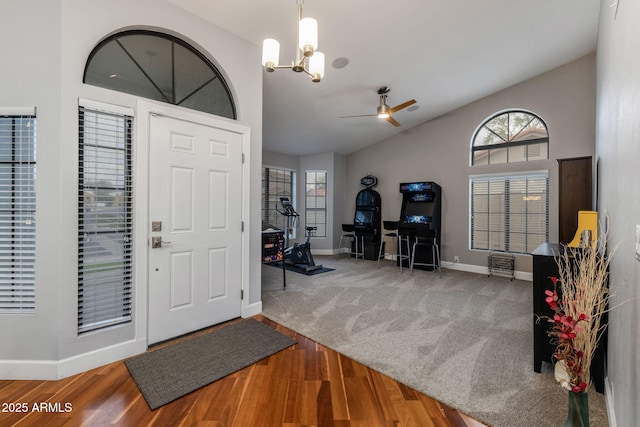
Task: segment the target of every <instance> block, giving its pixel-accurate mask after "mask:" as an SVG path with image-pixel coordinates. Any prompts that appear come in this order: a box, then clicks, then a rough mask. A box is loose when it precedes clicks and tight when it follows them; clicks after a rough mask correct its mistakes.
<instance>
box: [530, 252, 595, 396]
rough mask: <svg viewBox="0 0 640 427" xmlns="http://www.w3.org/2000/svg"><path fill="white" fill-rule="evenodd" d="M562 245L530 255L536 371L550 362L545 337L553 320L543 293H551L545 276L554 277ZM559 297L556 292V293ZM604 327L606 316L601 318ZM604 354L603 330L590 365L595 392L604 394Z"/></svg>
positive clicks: (548, 341)
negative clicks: (550, 321)
mask: <svg viewBox="0 0 640 427" xmlns="http://www.w3.org/2000/svg"><path fill="white" fill-rule="evenodd" d="M563 251H564V246H563V245H560V244H557V243H543V244H541V245H540V246H538V247H537V248H536V250H535V251H533V252H532V253H531V255H532V256H533V370H534V371H535V372H540V371H541V370H542V362H548V363H554V362H555V360H554V359H553V353H554V352H555V346H554V345H553V344H551V339H550V337H549V335H548V332H549V330H550V329H551V324H550V323H549V322H547V318H552V317H553V314H554V312H553V310H551V308H550V307H549V305H548V304H547V302H546V301H545V298H546V295H545V293H544V291H545V290H547V289H548V290H553V282H552V281H551V279H549V277H558V265H557V264H556V258H555V257H556V256H558V255H560V254H562V253H563ZM559 295H560V293H559ZM602 322H603V324H606V322H607V317H606V314H605V316H603V318H602ZM606 352H607V333H606V330H605V332H604V333H603V335H602V338H601V339H600V343H599V345H598V348H597V349H596V352H595V354H594V358H593V360H592V362H591V379H592V381H593V385H594V386H595V388H596V391H597V392H599V393H604V375H605V360H606Z"/></svg>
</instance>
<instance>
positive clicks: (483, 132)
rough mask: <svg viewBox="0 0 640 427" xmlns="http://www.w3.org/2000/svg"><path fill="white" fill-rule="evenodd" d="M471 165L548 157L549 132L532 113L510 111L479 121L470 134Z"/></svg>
mask: <svg viewBox="0 0 640 427" xmlns="http://www.w3.org/2000/svg"><path fill="white" fill-rule="evenodd" d="M471 151H472V156H471V164H472V165H487V164H496V163H514V162H527V161H531V160H541V159H548V158H549V133H548V131H547V125H546V124H545V123H544V121H543V120H542V119H541V118H540V117H538V116H536V115H535V114H533V113H530V112H527V111H521V110H510V111H507V112H502V113H498V114H496V115H494V116H492V117H490V118H489V119H487V120H486V121H485V122H484V123H482V124H481V125H480V126H479V127H478V129H477V130H476V133H475V134H474V135H473V139H472V145H471Z"/></svg>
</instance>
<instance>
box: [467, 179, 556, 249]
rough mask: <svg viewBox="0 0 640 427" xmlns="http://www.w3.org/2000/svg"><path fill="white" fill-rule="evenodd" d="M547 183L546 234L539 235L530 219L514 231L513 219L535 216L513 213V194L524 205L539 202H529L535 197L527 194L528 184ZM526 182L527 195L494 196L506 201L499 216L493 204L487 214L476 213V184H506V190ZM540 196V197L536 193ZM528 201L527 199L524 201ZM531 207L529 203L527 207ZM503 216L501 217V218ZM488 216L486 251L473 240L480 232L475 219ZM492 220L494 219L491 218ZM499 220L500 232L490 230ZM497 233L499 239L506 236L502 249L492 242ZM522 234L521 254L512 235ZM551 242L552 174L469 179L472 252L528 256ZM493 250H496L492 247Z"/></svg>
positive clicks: (470, 244)
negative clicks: (492, 223) (524, 203)
mask: <svg viewBox="0 0 640 427" xmlns="http://www.w3.org/2000/svg"><path fill="white" fill-rule="evenodd" d="M541 179H544V181H545V184H544V193H543V194H544V208H545V209H544V215H545V217H544V224H545V226H544V230H543V233H540V232H538V233H536V232H535V231H534V230H531V229H532V228H533V225H532V226H531V227H530V223H531V221H530V220H529V218H528V217H524V219H525V221H523V222H522V228H520V229H519V230H513V227H512V226H511V222H512V218H511V215H533V213H530V212H526V213H524V214H523V213H522V212H520V213H513V211H514V209H513V208H514V207H515V204H514V203H512V202H511V197H512V195H513V194H524V196H523V201H526V202H529V201H538V200H537V199H529V197H535V195H534V194H530V193H529V190H528V188H529V187H528V185H529V181H533V180H538V181H539V180H541ZM521 180H526V183H527V192H526V193H515V192H513V193H512V192H507V191H505V193H503V194H500V193H495V194H494V195H497V196H500V195H502V196H503V197H502V198H503V203H504V204H503V205H502V210H501V211H498V212H493V214H492V210H491V202H490V201H489V202H488V203H487V210H486V212H476V211H475V210H474V201H475V199H474V197H475V193H474V183H476V182H477V183H482V182H489V183H491V182H493V183H505V188H508V187H509V186H510V185H511V182H512V181H521ZM536 194H538V193H536ZM489 197H490V193H487V198H488V199H489ZM525 198H526V199H525ZM527 206H528V203H527ZM500 213H502V215H500ZM482 214H484V215H486V216H487V229H486V230H484V231H486V233H487V235H488V237H487V245H486V247H479V246H478V245H476V243H475V241H476V239H474V236H475V234H476V233H477V232H480V230H478V229H477V227H475V224H476V219H477V218H476V217H477V216H480V215H482ZM492 216H493V218H492ZM496 217H497V218H498V221H499V223H500V225H501V227H500V229H491V222H492V220H493V221H495V219H496ZM493 233H498V235H503V238H502V242H501V244H502V246H501V247H496V246H495V243H494V242H496V240H493V239H492V238H491V236H490V235H491V234H493ZM517 233H519V234H522V235H523V236H524V240H525V245H524V248H523V249H522V250H514V248H513V247H512V242H511V235H512V234H517ZM536 235H537V236H542V237H540V239H539V241H536V240H534V243H532V244H529V240H530V238H531V237H533V236H536ZM548 241H549V171H548V170H539V171H527V172H514V173H505V174H482V175H470V176H469V249H470V250H479V251H491V252H507V253H513V254H529V253H531V251H532V250H533V249H535V247H537V246H538V245H539V244H540V243H544V242H548ZM492 246H494V247H492Z"/></svg>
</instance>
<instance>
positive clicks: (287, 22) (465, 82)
mask: <svg viewBox="0 0 640 427" xmlns="http://www.w3.org/2000/svg"><path fill="white" fill-rule="evenodd" d="M169 1H170V2H172V3H175V4H177V5H179V6H180V7H183V8H184V9H187V10H189V11H191V12H193V13H195V14H197V15H198V16H200V17H203V18H204V19H207V20H209V21H211V22H213V23H214V24H216V25H218V26H220V27H222V28H225V29H226V30H228V31H230V32H232V33H235V34H237V35H238V36H240V37H242V38H245V39H247V40H249V41H251V42H253V43H255V44H256V45H258V46H262V40H263V39H264V38H267V37H271V38H275V39H277V40H278V41H280V43H281V49H280V64H288V63H290V61H291V60H293V59H294V57H295V45H296V38H297V17H298V15H297V14H298V11H297V3H296V0H233V1H229V0H169ZM599 11H600V0H518V1H514V0H483V1H478V0H456V1H435V0H395V1H388V0H307V1H306V2H305V3H304V5H303V17H307V16H309V17H313V18H315V19H316V20H317V21H318V32H319V50H320V51H322V52H323V53H324V54H325V55H326V71H325V76H324V78H323V80H322V81H321V82H319V83H313V82H312V81H311V80H310V78H309V77H308V76H307V75H306V74H297V73H293V72H292V71H291V70H286V69H282V70H276V71H275V72H273V73H267V72H264V74H263V79H264V80H263V82H264V93H263V101H264V105H263V108H264V113H263V114H264V117H263V120H264V122H263V126H264V128H263V147H264V149H266V150H269V151H274V152H278V153H286V154H289V155H295V156H300V155H310V154H317V153H327V152H337V153H342V154H348V153H351V152H353V151H356V150H358V149H360V148H363V147H365V146H367V145H370V144H373V143H375V142H378V141H381V140H383V139H386V138H389V137H391V136H393V135H394V134H397V133H399V132H403V131H406V130H408V129H410V128H411V127H414V126H417V125H419V124H422V123H424V122H427V121H429V120H431V119H434V118H436V117H438V116H440V115H442V114H445V113H447V112H449V111H452V110H454V109H456V108H458V107H461V106H463V105H466V104H468V103H470V102H473V101H475V100H478V99H480V98H483V97H485V96H487V95H490V94H492V93H495V92H496V91H499V90H501V89H504V88H506V87H509V86H511V85H513V84H516V83H519V82H521V81H524V80H527V79H529V78H531V77H534V76H536V75H539V74H541V73H544V72H545V71H548V70H551V69H553V68H556V67H558V66H560V65H563V64H565V63H568V62H570V61H572V60H575V59H577V58H580V57H581V56H584V55H586V54H589V53H591V52H593V51H595V47H596V38H597V28H598V16H599ZM260 60H261V58H260V57H256V63H257V64H259V63H260ZM345 62H346V63H347V64H346V66H342V67H341V68H340V66H341V65H344V63H345ZM382 86H388V87H390V89H391V90H390V92H389V93H388V98H387V103H388V105H389V106H392V107H393V106H395V105H397V104H400V103H402V102H405V101H407V100H409V99H415V100H416V101H417V102H416V104H415V105H414V106H413V108H412V109H411V111H410V109H408V108H407V109H403V110H401V111H399V112H397V113H395V114H394V118H395V119H396V120H397V121H398V122H400V123H401V125H402V126H400V127H395V126H392V125H391V124H389V123H387V122H386V121H384V120H381V119H378V118H377V117H359V118H350V119H341V118H340V116H346V115H360V114H374V113H375V111H376V107H377V106H378V102H379V98H378V94H377V91H378V89H379V88H380V87H382ZM416 107H417V108H416Z"/></svg>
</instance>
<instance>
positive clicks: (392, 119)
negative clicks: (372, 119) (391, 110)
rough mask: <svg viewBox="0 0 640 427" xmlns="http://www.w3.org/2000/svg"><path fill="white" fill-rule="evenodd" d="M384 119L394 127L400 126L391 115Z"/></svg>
mask: <svg viewBox="0 0 640 427" xmlns="http://www.w3.org/2000/svg"><path fill="white" fill-rule="evenodd" d="M385 120H386V121H388V122H389V123H391V124H392V125H394V126H395V127H398V126H400V123H398V121H397V120H396V119H394V118H393V117H391V116H389V117H387V118H386V119H385Z"/></svg>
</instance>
